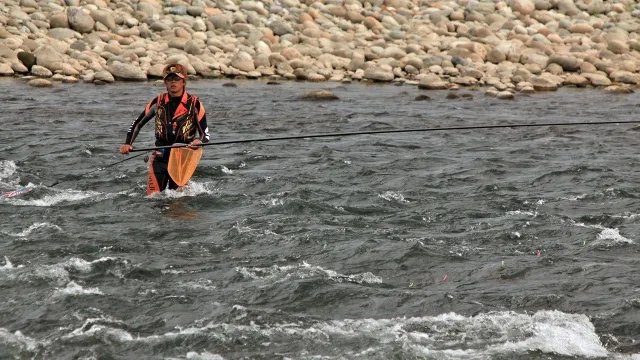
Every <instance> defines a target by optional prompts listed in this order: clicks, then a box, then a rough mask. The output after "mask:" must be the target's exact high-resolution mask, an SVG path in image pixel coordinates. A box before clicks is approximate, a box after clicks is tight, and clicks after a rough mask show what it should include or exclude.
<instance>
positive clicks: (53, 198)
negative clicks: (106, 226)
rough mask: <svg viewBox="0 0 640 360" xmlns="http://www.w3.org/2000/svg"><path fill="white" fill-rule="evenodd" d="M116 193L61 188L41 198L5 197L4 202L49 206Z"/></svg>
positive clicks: (111, 195) (99, 198) (110, 195)
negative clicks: (59, 190)
mask: <svg viewBox="0 0 640 360" xmlns="http://www.w3.org/2000/svg"><path fill="white" fill-rule="evenodd" d="M116 195H117V194H108V195H107V196H104V194H102V193H99V192H96V191H80V190H62V191H61V192H59V193H57V194H54V195H45V196H44V197H43V198H41V199H31V200H23V199H19V198H10V199H7V201H6V202H8V203H10V204H12V205H18V206H40V207H49V206H53V205H58V204H61V203H65V202H74V201H81V200H85V199H89V198H97V199H98V200H101V198H109V197H113V196H116ZM101 196H102V197H101Z"/></svg>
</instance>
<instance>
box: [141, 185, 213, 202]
mask: <svg viewBox="0 0 640 360" xmlns="http://www.w3.org/2000/svg"><path fill="white" fill-rule="evenodd" d="M215 192H216V189H215V187H214V186H213V185H212V183H209V182H205V183H199V182H196V181H189V182H188V183H187V184H186V185H185V186H183V187H182V188H179V189H176V190H170V189H167V190H165V191H162V192H160V193H154V194H151V195H150V197H152V198H156V197H157V198H167V199H177V198H182V197H190V196H198V195H202V194H209V195H212V194H215Z"/></svg>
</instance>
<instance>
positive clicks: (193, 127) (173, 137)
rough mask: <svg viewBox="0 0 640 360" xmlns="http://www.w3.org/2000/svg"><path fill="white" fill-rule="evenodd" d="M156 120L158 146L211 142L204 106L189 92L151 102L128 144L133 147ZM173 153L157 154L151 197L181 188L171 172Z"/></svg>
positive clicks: (134, 125)
mask: <svg viewBox="0 0 640 360" xmlns="http://www.w3.org/2000/svg"><path fill="white" fill-rule="evenodd" d="M152 118H153V119H155V133H156V142H155V144H156V146H167V145H173V144H176V143H183V144H188V143H190V142H192V141H193V140H195V139H200V141H202V142H203V143H206V142H209V128H208V127H207V116H206V112H205V110H204V106H203V105H202V103H200V100H199V99H198V97H197V96H194V95H190V94H188V93H187V92H186V91H185V92H184V93H183V94H182V96H178V97H172V96H170V95H169V94H168V93H164V94H161V95H159V96H157V97H156V98H154V99H153V100H151V101H149V103H148V104H147V106H146V107H145V109H144V111H143V112H142V114H140V116H138V118H137V119H136V120H135V121H134V122H133V123H132V124H131V127H130V128H129V131H128V132H127V139H126V141H125V144H129V145H133V142H134V141H135V139H136V137H137V136H138V133H139V132H140V129H141V128H142V127H143V126H144V125H145V124H146V123H147V122H149V120H151V119H152ZM170 150H171V149H164V151H157V152H154V154H153V157H152V159H151V165H150V166H149V181H148V184H147V195H149V194H152V193H154V192H158V191H162V190H164V189H166V188H167V186H169V189H177V188H178V186H177V184H176V183H175V182H173V180H172V179H171V177H170V176H169V172H168V171H167V165H168V162H169V154H170Z"/></svg>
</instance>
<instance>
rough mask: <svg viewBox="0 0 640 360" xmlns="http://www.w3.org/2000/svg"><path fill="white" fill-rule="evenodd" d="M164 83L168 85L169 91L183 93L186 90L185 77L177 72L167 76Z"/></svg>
mask: <svg viewBox="0 0 640 360" xmlns="http://www.w3.org/2000/svg"><path fill="white" fill-rule="evenodd" d="M164 84H165V86H166V87H167V91H168V92H170V93H173V94H178V93H182V91H183V90H184V79H182V78H180V77H179V76H178V75H175V74H171V75H169V76H167V77H166V78H165V79H164Z"/></svg>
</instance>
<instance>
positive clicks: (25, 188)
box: [0, 153, 144, 200]
mask: <svg viewBox="0 0 640 360" xmlns="http://www.w3.org/2000/svg"><path fill="white" fill-rule="evenodd" d="M142 155H144V153H142V154H138V155H134V156H132V157H129V158H126V159H124V160H120V161H116V162H113V163H110V164H107V165H105V166H103V167H99V168H97V169H94V170H91V171H88V172H86V173H83V174H80V175H78V176H80V177H83V176H86V175H89V174H92V173H94V172H97V171H101V170H104V169H106V168H110V167H112V166H115V165H118V164H121V163H123V162H125V161H129V160H132V159H135V158H137V157H139V156H142ZM67 181H71V180H56V181H54V182H53V183H52V184H50V185H45V186H46V187H54V186H56V185H58V184H61V183H63V182H67ZM33 189H35V186H34V185H31V184H29V185H26V186H23V187H21V188H19V189H16V190H13V191H9V192H5V193H0V200H2V199H7V198H10V197H14V196H16V195H21V194H24V193H27V192H29V191H31V190H33Z"/></svg>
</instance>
